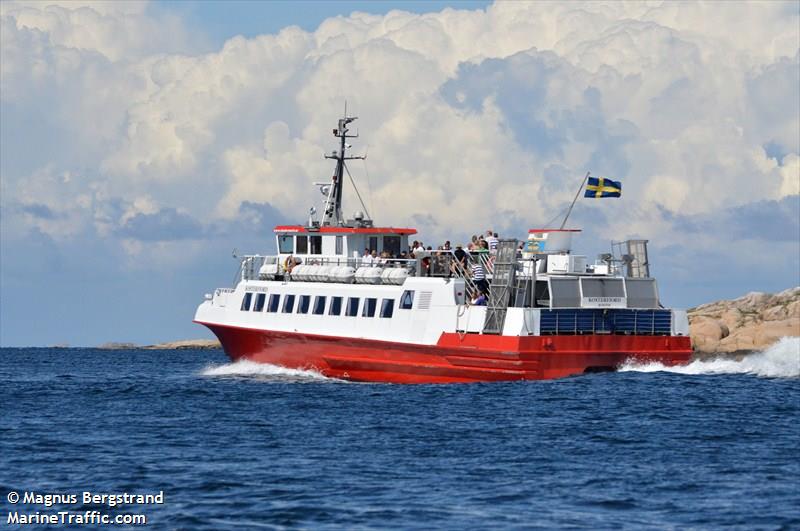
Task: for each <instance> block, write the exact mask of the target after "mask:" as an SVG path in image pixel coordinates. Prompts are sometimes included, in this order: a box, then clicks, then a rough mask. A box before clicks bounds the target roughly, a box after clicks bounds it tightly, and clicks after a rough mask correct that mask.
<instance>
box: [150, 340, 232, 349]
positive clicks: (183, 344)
mask: <svg viewBox="0 0 800 531" xmlns="http://www.w3.org/2000/svg"><path fill="white" fill-rule="evenodd" d="M142 348H145V349H149V350H174V349H178V350H180V349H189V348H192V349H198V348H221V347H220V344H219V341H217V340H216V339H183V340H181V341H170V342H168V343H159V344H157V345H147V346H146V347H142Z"/></svg>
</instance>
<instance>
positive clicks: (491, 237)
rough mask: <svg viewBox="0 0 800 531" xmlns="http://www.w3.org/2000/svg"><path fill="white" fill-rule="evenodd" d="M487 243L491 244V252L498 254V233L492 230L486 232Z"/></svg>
mask: <svg viewBox="0 0 800 531" xmlns="http://www.w3.org/2000/svg"><path fill="white" fill-rule="evenodd" d="M486 243H488V244H489V252H490V253H492V254H497V233H496V232H492V230H491V229H489V230H487V231H486Z"/></svg>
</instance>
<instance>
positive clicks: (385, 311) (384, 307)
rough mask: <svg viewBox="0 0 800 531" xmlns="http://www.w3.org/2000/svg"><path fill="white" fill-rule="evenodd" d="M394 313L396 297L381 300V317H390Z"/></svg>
mask: <svg viewBox="0 0 800 531" xmlns="http://www.w3.org/2000/svg"><path fill="white" fill-rule="evenodd" d="M393 313H394V299H383V301H382V302H381V317H384V318H386V319H389V318H390V317H391V316H392V314H393Z"/></svg>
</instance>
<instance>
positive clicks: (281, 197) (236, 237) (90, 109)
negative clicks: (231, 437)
mask: <svg viewBox="0 0 800 531" xmlns="http://www.w3.org/2000/svg"><path fill="white" fill-rule="evenodd" d="M345 101H346V102H347V105H348V110H349V111H351V112H352V113H353V114H356V115H358V116H359V120H358V121H357V122H356V127H357V129H358V130H359V132H360V134H361V137H360V138H358V139H357V140H355V141H354V142H353V150H354V152H355V153H368V158H367V161H366V162H365V163H357V162H356V161H354V162H353V163H352V164H351V170H352V173H353V177H354V179H355V180H356V182H357V183H358V184H359V186H360V189H361V190H362V195H363V196H364V199H365V201H366V203H367V206H368V207H369V211H370V213H371V214H372V216H373V218H375V220H376V223H377V224H380V225H394V226H413V227H416V228H418V229H419V231H420V235H421V237H422V238H423V240H424V241H425V242H426V243H430V244H436V243H439V242H442V241H444V240H445V239H449V240H451V241H455V240H458V239H464V238H467V237H468V236H469V235H471V234H474V233H477V232H479V231H484V230H485V229H486V228H493V229H495V230H496V231H498V232H499V233H500V234H501V236H510V237H523V236H524V235H525V234H526V233H527V229H528V228H532V227H536V226H538V225H541V224H544V223H547V222H548V221H549V220H551V219H553V218H555V217H557V215H558V214H559V212H562V211H563V210H564V209H565V208H566V207H567V206H568V204H569V202H570V201H571V200H572V197H573V195H574V194H575V190H576V188H577V186H578V184H579V183H580V180H581V179H582V177H583V176H584V175H585V173H586V172H587V171H591V172H592V174H593V175H597V176H604V177H609V178H612V179H615V180H619V181H621V182H622V183H623V195H622V197H621V198H620V199H604V200H589V199H581V200H579V201H578V204H577V205H576V207H575V210H574V213H573V215H572V217H571V218H570V225H571V226H572V227H575V228H582V229H583V232H582V233H581V236H580V238H579V239H578V240H577V241H576V245H575V247H576V251H577V252H581V253H582V254H587V255H588V256H589V257H590V261H592V260H593V259H594V257H595V255H596V254H597V253H601V252H607V251H608V250H609V247H610V242H611V241H612V240H624V239H628V238H644V239H648V240H649V241H650V255H651V256H650V258H651V264H652V267H651V272H652V273H653V274H654V275H655V276H656V277H657V278H658V285H659V289H660V292H661V297H662V301H663V302H664V303H665V304H667V305H671V306H677V307H691V306H695V305H697V304H701V303H703V302H708V301H712V300H717V299H721V298H733V297H737V296H740V295H743V294H745V293H747V292H749V291H767V292H776V291H780V290H783V289H786V288H789V287H792V286H796V285H798V284H800V195H798V194H800V4H798V3H797V2H765V1H761V2H754V3H746V2H724V3H723V2H718V3H710V2H705V3H692V2H680V3H678V2H664V3H662V2H648V3H637V2H601V1H590V2H586V3H582V2H554V3H549V2H543V1H542V2H522V1H515V2H497V3H489V2H478V3H470V2H445V1H442V2H409V1H404V2H380V3H367V2H341V3H337V2H307V3H304V2H299V3H283V2H263V3H259V2H228V3H212V2H156V3H138V2H79V1H70V2H47V1H43V2H17V1H4V2H1V3H0V346H30V345H35V346H47V345H71V346H93V345H99V344H102V343H106V342H112V341H116V342H134V343H138V344H148V343H155V342H159V341H168V340H175V339H184V338H194V337H210V335H209V334H208V333H207V332H206V331H205V330H204V329H203V328H202V327H200V326H198V325H194V324H193V323H192V322H191V320H192V317H193V315H194V310H195V308H196V307H197V305H198V304H199V303H200V302H202V300H203V294H204V293H208V292H210V291H213V289H214V288H216V287H223V286H231V285H232V284H233V282H234V281H235V274H236V270H237V261H236V260H235V259H234V258H233V256H232V252H233V250H234V249H238V250H239V252H240V253H245V252H249V253H261V254H264V253H268V252H274V238H273V234H272V228H273V227H274V225H277V224H283V223H301V222H304V221H305V219H306V217H307V212H308V209H309V207H311V206H316V207H317V208H319V206H320V201H321V199H322V197H321V196H320V194H319V192H318V190H317V189H316V188H315V187H314V186H313V185H312V183H313V182H315V181H320V180H326V179H328V178H329V177H330V175H331V171H332V167H331V164H330V161H326V160H325V159H324V158H323V156H322V155H323V153H324V152H326V151H330V150H332V149H334V148H335V145H334V140H335V139H334V138H333V137H332V136H331V129H332V128H333V127H334V126H335V124H336V119H337V118H338V116H339V115H340V114H341V112H342V110H343V107H344V102H345ZM348 209H349V210H355V209H356V202H355V196H354V195H353V194H352V191H351V190H348V191H346V193H345V210H348Z"/></svg>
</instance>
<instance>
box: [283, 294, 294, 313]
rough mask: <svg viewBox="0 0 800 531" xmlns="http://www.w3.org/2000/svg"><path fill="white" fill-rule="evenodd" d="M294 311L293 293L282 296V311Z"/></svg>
mask: <svg viewBox="0 0 800 531" xmlns="http://www.w3.org/2000/svg"><path fill="white" fill-rule="evenodd" d="M293 311H294V295H286V296H285V297H284V298H283V313H292V312H293Z"/></svg>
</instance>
